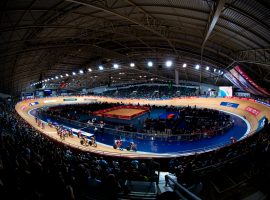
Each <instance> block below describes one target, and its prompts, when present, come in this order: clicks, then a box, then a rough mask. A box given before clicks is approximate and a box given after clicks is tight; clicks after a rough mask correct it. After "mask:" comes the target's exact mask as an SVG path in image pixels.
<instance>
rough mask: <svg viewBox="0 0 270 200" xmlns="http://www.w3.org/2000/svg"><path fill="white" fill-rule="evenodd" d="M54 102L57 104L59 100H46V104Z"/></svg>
mask: <svg viewBox="0 0 270 200" xmlns="http://www.w3.org/2000/svg"><path fill="white" fill-rule="evenodd" d="M53 102H57V100H52V99H51V100H44V103H53Z"/></svg>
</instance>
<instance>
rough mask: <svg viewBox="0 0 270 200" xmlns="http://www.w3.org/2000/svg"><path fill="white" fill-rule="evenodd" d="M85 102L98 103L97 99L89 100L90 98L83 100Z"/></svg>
mask: <svg viewBox="0 0 270 200" xmlns="http://www.w3.org/2000/svg"><path fill="white" fill-rule="evenodd" d="M83 100H84V101H90V102H96V101H97V99H89V98H85V99H83Z"/></svg>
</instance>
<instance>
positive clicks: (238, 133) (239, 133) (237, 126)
mask: <svg viewBox="0 0 270 200" xmlns="http://www.w3.org/2000/svg"><path fill="white" fill-rule="evenodd" d="M160 112H162V110H160ZM30 114H31V115H35V111H34V110H32V111H31V112H30ZM155 115H156V116H160V115H159V112H156V113H151V117H153V116H155ZM230 115H231V117H232V119H233V120H234V126H233V127H232V128H231V129H229V130H228V131H227V132H226V133H224V134H222V135H218V136H214V137H212V138H205V139H201V140H195V141H171V142H170V141H162V140H151V139H148V140H141V139H138V138H129V137H125V136H117V135H114V134H112V133H111V132H110V131H107V130H105V132H104V133H103V134H95V136H96V140H97V142H99V143H103V144H106V145H109V146H113V144H114V141H115V140H116V139H120V137H121V139H122V141H123V147H126V146H128V144H129V143H130V142H134V143H135V144H137V149H138V151H139V152H147V153H166V154H168V153H174V154H175V153H178V154H184V153H195V152H202V151H207V150H212V149H216V148H219V147H222V146H225V145H227V144H229V143H230V142H231V141H230V137H234V138H236V139H237V140H239V139H240V138H242V137H243V136H244V135H245V134H246V132H247V131H248V125H247V123H246V122H245V121H244V120H243V119H242V118H240V117H238V116H235V115H232V114H230ZM42 120H44V121H47V120H48V119H46V118H43V119H42ZM57 123H59V124H62V125H65V126H67V127H70V128H75V129H76V128H77V129H80V127H78V126H75V125H72V124H68V123H63V122H60V121H57ZM83 131H86V132H89V133H93V130H91V129H88V128H84V129H83ZM112 148H113V147H112Z"/></svg>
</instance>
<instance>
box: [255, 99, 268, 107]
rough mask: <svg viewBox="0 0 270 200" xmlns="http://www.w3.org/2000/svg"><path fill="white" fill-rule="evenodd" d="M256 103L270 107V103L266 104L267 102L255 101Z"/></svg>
mask: <svg viewBox="0 0 270 200" xmlns="http://www.w3.org/2000/svg"><path fill="white" fill-rule="evenodd" d="M255 101H256V102H258V103H261V104H263V105H265V106H268V107H270V104H269V103H266V102H263V101H259V100H255Z"/></svg>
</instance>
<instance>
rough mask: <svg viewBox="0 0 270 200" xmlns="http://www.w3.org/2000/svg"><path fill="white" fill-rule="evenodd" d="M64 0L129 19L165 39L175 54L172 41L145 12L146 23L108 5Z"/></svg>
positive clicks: (79, 0) (82, 0) (81, 0)
mask: <svg viewBox="0 0 270 200" xmlns="http://www.w3.org/2000/svg"><path fill="white" fill-rule="evenodd" d="M66 1H69V2H73V3H77V4H81V5H84V6H88V7H91V8H94V9H98V10H102V11H104V12H106V13H109V14H112V15H114V16H117V17H120V18H122V19H124V20H127V21H129V22H131V23H134V24H137V25H139V26H140V27H142V28H144V29H146V30H148V31H150V32H152V33H154V34H155V35H158V36H159V37H161V38H163V39H164V40H165V41H167V42H168V44H169V46H170V47H171V48H172V49H173V50H174V52H175V53H176V54H177V51H176V49H175V47H174V45H173V44H172V42H171V41H170V40H169V39H168V38H167V37H166V36H165V34H164V32H163V30H159V29H160V25H161V23H160V22H159V21H158V20H157V19H154V18H153V17H151V16H150V15H147V13H145V15H146V16H145V20H146V22H148V24H146V25H145V24H144V23H143V22H139V21H137V20H135V19H131V18H130V17H128V16H125V15H124V14H122V13H118V12H116V11H115V10H113V9H111V8H109V7H102V6H100V5H97V4H94V3H93V2H89V1H86V0H66Z"/></svg>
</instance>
